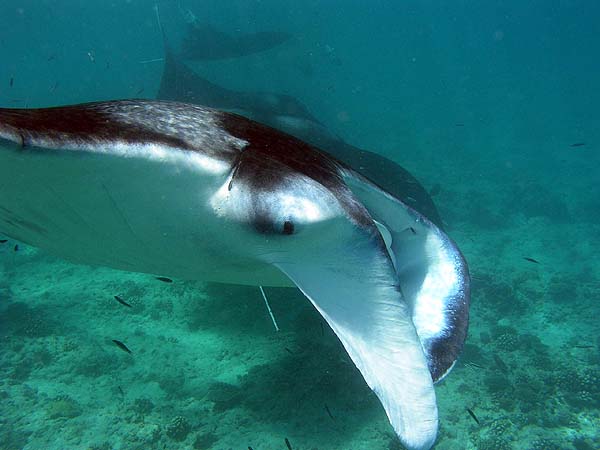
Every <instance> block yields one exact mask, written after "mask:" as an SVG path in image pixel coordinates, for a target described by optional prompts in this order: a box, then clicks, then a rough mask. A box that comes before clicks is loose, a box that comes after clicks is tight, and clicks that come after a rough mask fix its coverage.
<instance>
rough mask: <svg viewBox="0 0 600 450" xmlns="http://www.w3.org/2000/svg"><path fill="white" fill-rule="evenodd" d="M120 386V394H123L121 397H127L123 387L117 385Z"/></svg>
mask: <svg viewBox="0 0 600 450" xmlns="http://www.w3.org/2000/svg"><path fill="white" fill-rule="evenodd" d="M117 387H118V388H119V394H121V397H125V392H123V388H122V387H121V386H117Z"/></svg>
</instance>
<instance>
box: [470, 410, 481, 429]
mask: <svg viewBox="0 0 600 450" xmlns="http://www.w3.org/2000/svg"><path fill="white" fill-rule="evenodd" d="M467 412H468V413H469V415H470V416H471V417H472V418H473V420H474V421H475V422H477V425H481V423H480V422H479V419H478V418H477V416H476V415H475V413H474V412H473V411H471V409H470V408H467Z"/></svg>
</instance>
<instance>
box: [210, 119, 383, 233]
mask: <svg viewBox="0 0 600 450" xmlns="http://www.w3.org/2000/svg"><path fill="white" fill-rule="evenodd" d="M221 124H222V126H223V128H224V129H225V130H226V131H227V132H228V133H229V134H231V135H232V136H234V137H236V138H238V139H242V140H244V141H246V142H248V144H247V146H246V147H245V148H244V151H243V152H242V154H241V157H240V162H239V167H238V168H237V170H236V177H240V178H244V179H245V180H246V182H250V183H252V184H253V185H254V186H255V187H256V188H262V189H275V188H276V187H277V186H278V185H279V183H280V182H281V179H282V174H293V173H301V174H303V175H305V176H307V177H309V178H311V179H313V180H314V181H316V182H317V183H319V184H321V185H322V186H324V187H325V188H327V189H328V190H329V191H330V192H332V193H333V195H334V196H335V197H336V199H337V200H338V201H339V202H340V205H342V207H343V208H344V210H345V211H346V213H347V214H348V215H349V217H350V218H352V219H353V220H354V221H355V222H356V223H357V224H359V225H360V226H363V227H365V228H371V227H372V226H373V220H372V218H371V216H370V214H369V212H368V211H367V209H366V208H365V207H364V206H363V205H362V204H361V203H360V202H358V201H357V200H356V199H355V198H354V196H353V195H352V192H351V191H350V189H349V188H348V187H347V186H346V184H345V182H344V181H343V177H342V174H341V170H340V168H341V166H340V163H339V162H337V161H336V160H335V159H333V158H332V157H330V156H328V155H327V154H325V153H322V152H320V151H319V150H317V149H316V148H315V147H313V146H311V145H309V144H307V143H305V142H303V141H301V140H299V139H297V138H295V137H293V136H291V135H289V134H286V133H283V132H281V131H279V130H276V129H274V128H271V127H268V126H266V125H262V124H260V123H258V122H254V121H253V120H250V119H247V118H245V117H243V116H239V115H237V114H232V113H221ZM257 174H260V176H257Z"/></svg>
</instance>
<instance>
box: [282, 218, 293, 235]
mask: <svg viewBox="0 0 600 450" xmlns="http://www.w3.org/2000/svg"><path fill="white" fill-rule="evenodd" d="M283 234H294V223H293V222H292V221H291V220H286V221H285V222H283Z"/></svg>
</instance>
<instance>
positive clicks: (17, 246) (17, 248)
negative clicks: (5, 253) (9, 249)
mask: <svg viewBox="0 0 600 450" xmlns="http://www.w3.org/2000/svg"><path fill="white" fill-rule="evenodd" d="M14 251H15V252H18V251H19V244H15V248H14Z"/></svg>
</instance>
